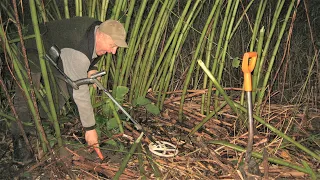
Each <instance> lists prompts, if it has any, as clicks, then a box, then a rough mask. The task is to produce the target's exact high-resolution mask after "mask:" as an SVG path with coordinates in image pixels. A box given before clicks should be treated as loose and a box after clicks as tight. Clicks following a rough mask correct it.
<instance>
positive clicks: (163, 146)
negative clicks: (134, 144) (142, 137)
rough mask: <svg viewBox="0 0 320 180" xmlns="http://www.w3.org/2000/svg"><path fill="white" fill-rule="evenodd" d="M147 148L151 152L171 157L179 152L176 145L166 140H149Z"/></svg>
mask: <svg viewBox="0 0 320 180" xmlns="http://www.w3.org/2000/svg"><path fill="white" fill-rule="evenodd" d="M149 150H150V151H151V152H152V153H153V154H155V155H157V156H161V157H173V156H176V155H177V154H178V152H179V151H178V148H177V146H175V145H174V144H171V143H169V142H166V141H156V144H155V143H153V142H151V143H150V144H149Z"/></svg>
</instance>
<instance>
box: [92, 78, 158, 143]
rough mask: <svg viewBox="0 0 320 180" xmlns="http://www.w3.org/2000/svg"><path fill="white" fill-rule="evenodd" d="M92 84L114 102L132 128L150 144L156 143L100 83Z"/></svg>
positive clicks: (95, 81) (95, 80) (96, 81)
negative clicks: (146, 138)
mask: <svg viewBox="0 0 320 180" xmlns="http://www.w3.org/2000/svg"><path fill="white" fill-rule="evenodd" d="M93 81H94V83H95V84H96V85H97V87H98V88H99V89H101V90H103V92H104V93H105V94H106V95H107V96H108V97H109V98H110V99H111V100H112V102H114V103H115V104H116V106H118V108H119V109H120V110H121V111H122V112H123V113H124V114H125V115H126V116H127V117H128V118H129V119H130V121H131V122H132V123H133V124H134V127H135V128H136V129H137V130H139V131H141V132H143V133H144V134H145V135H146V136H147V137H148V138H149V139H150V141H151V142H153V143H156V141H155V140H154V139H153V137H152V136H149V135H148V133H146V132H145V131H144V129H143V128H142V126H141V125H140V124H139V123H138V122H137V121H135V120H134V119H133V118H132V117H131V116H130V114H129V113H128V112H127V111H126V110H125V109H124V108H123V107H122V106H121V105H120V104H119V103H118V102H117V100H115V99H114V98H113V97H112V95H111V94H110V93H109V92H108V90H107V89H106V88H104V87H103V85H102V84H101V83H100V81H98V80H97V79H93Z"/></svg>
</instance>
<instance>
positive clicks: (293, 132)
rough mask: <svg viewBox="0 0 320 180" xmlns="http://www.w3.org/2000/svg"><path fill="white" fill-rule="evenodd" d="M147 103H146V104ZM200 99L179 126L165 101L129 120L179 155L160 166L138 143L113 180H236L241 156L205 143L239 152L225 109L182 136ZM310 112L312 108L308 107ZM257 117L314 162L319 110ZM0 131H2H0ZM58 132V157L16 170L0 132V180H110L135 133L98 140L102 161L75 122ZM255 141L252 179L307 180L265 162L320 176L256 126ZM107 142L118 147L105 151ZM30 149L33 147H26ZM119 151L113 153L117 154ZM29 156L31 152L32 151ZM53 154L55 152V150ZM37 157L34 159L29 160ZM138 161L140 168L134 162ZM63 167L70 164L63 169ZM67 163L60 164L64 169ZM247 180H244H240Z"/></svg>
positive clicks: (242, 133)
mask: <svg viewBox="0 0 320 180" xmlns="http://www.w3.org/2000/svg"><path fill="white" fill-rule="evenodd" d="M149 98H150V99H152V96H149ZM200 101H201V98H198V97H197V96H194V97H193V98H192V99H189V101H188V102H186V104H185V107H184V112H185V121H183V122H179V121H177V119H178V112H177V109H178V107H179V102H180V101H179V96H176V97H175V98H171V99H168V100H167V101H166V103H165V107H166V109H165V110H163V111H162V114H161V115H160V116H150V115H148V114H146V113H145V111H143V110H141V111H137V112H134V113H133V114H134V117H135V118H136V119H137V120H138V121H139V122H140V123H141V124H142V125H143V126H144V127H145V129H146V130H147V131H148V133H149V134H151V135H152V136H153V137H154V138H155V139H157V140H163V141H168V142H171V143H173V144H175V145H177V146H178V149H179V153H178V155H177V156H175V157H172V158H162V157H158V156H155V155H152V154H150V152H149V153H148V152H147V149H146V148H148V142H149V141H148V140H147V139H143V140H142V142H141V145H142V146H140V147H142V148H141V149H140V150H139V148H138V150H137V151H136V152H135V154H134V155H133V156H132V157H131V159H130V161H129V163H128V164H127V167H126V169H125V171H124V172H123V174H122V175H121V176H120V179H143V178H146V179H155V178H156V177H157V176H160V177H161V178H160V179H242V178H244V177H243V174H244V172H245V171H246V170H245V169H244V168H243V161H242V160H243V158H244V155H245V153H244V152H241V151H240V150H237V151H236V150H235V149H233V148H231V147H228V146H223V145H219V144H216V143H211V142H212V141H214V140H216V141H226V142H229V143H232V144H235V145H238V146H240V147H242V148H243V149H245V148H246V144H247V130H246V128H242V129H239V128H238V127H241V126H240V125H239V124H241V122H240V121H239V119H236V117H235V116H234V114H231V113H230V112H231V109H230V108H229V107H228V106H226V107H225V108H224V109H223V110H221V111H220V113H219V114H218V115H217V116H216V117H213V118H211V119H210V120H209V121H208V122H207V123H206V124H205V125H204V126H203V127H202V128H201V129H200V130H198V131H197V132H196V133H195V134H194V135H192V136H188V134H189V133H190V132H191V130H192V129H193V128H194V127H195V126H196V125H197V124H198V123H199V122H201V121H202V120H203V118H204V117H205V116H204V115H201V114H199V113H198V112H199V110H200V106H199V104H200ZM310 107H311V106H310ZM264 109H267V110H265V111H263V113H262V116H261V117H263V118H264V120H265V121H266V122H269V123H270V124H271V125H273V126H274V127H276V128H277V129H279V130H281V131H282V132H284V133H285V134H287V135H288V136H290V137H292V138H293V139H294V140H296V141H298V142H300V143H301V144H302V145H304V146H306V147H307V148H309V149H310V150H311V151H314V152H316V153H318V154H319V145H320V140H319V139H320V138H319V131H318V130H319V129H320V116H319V114H320V113H319V112H320V109H319V108H314V107H312V108H309V111H308V114H306V112H305V111H304V108H303V107H298V106H296V105H278V104H268V105H266V107H265V108H264ZM2 127H4V126H3V125H2ZM64 127H65V128H64V129H63V130H62V132H63V139H64V140H66V142H67V145H66V150H67V151H68V152H69V153H68V154H67V155H66V156H64V157H53V156H52V155H49V156H45V157H44V158H42V159H41V161H38V162H34V163H32V164H30V165H29V166H27V167H25V168H24V169H23V168H22V167H19V166H17V165H15V164H14V163H12V160H11V154H12V142H11V140H10V136H9V132H8V131H1V134H2V135H3V136H2V137H4V138H3V139H1V143H0V146H1V152H0V156H1V162H0V167H1V168H0V179H9V178H10V179H11V178H16V179H18V177H20V179H48V178H49V179H77V178H78V179H110V178H112V177H113V176H114V175H115V173H116V172H117V171H118V169H119V167H120V165H121V163H122V160H123V159H124V157H125V156H126V155H127V153H128V152H129V150H130V147H131V145H132V144H133V142H134V140H135V139H136V138H137V137H138V136H139V134H140V133H139V132H137V131H136V130H134V129H133V126H132V125H131V124H129V123H128V124H126V125H125V127H126V128H125V133H124V134H125V135H122V134H114V135H113V136H112V137H111V138H107V137H106V136H103V135H102V137H101V149H102V152H103V154H104V155H105V159H104V160H103V161H101V160H100V159H98V157H97V156H96V154H95V153H93V152H92V151H90V150H88V149H87V148H86V147H85V146H84V142H85V141H84V139H83V135H82V131H81V126H80V123H79V120H78V119H77V118H75V119H74V120H73V121H70V122H68V123H66V124H65V126H64ZM256 128H257V133H256V134H255V137H254V147H253V150H254V151H255V152H259V153H262V154H264V155H263V157H262V158H254V162H255V163H256V166H255V167H259V168H257V171H256V175H255V177H256V178H257V179H263V178H264V179H309V178H310V176H309V175H307V174H306V173H303V172H299V171H298V170H296V169H293V168H289V167H285V166H282V165H278V164H275V163H270V162H267V159H266V157H277V158H280V159H282V160H284V161H286V162H290V163H293V164H296V165H298V166H302V165H301V160H304V161H306V162H307V163H308V165H309V166H310V167H311V168H312V169H313V170H318V171H319V168H320V162H319V161H317V160H315V159H313V158H311V157H310V156H309V155H307V154H306V153H304V152H302V151H301V150H300V149H298V148H297V147H295V146H293V145H292V144H291V143H289V142H287V141H285V140H284V139H282V138H281V137H279V136H277V135H276V134H275V133H273V132H272V131H270V130H269V129H267V128H266V127H264V126H262V125H258V126H256ZM110 139H114V140H115V142H116V143H117V144H118V145H119V144H121V146H111V145H110V144H107V143H105V142H106V141H108V140H110ZM32 142H33V144H34V146H35V147H36V144H37V141H32ZM119 147H120V148H119ZM34 149H35V150H36V149H37V148H34ZM55 151H57V150H56V149H55ZM36 153H37V155H39V153H40V154H41V152H39V151H38V152H36ZM139 158H140V160H141V161H139ZM67 159H69V160H70V161H68V160H67ZM64 161H65V162H66V163H63V162H64ZM244 179H246V178H244Z"/></svg>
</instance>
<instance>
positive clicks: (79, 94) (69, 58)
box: [61, 48, 95, 128]
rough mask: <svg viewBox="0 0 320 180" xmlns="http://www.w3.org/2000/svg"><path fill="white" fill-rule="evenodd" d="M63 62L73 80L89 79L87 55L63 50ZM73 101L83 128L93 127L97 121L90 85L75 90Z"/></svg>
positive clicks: (72, 50) (66, 72) (66, 49)
mask: <svg viewBox="0 0 320 180" xmlns="http://www.w3.org/2000/svg"><path fill="white" fill-rule="evenodd" d="M61 60H62V62H63V70H64V72H65V74H66V75H67V76H69V77H70V78H71V80H73V81H75V80H78V79H81V78H87V71H88V69H89V66H90V61H89V59H88V58H87V56H86V55H85V54H83V53H81V52H80V51H77V50H74V49H71V48H64V49H61ZM73 99H74V101H75V103H76V105H77V107H78V111H79V115H80V120H81V123H82V126H83V127H85V128H87V127H93V126H94V125H95V119H94V113H93V108H92V104H91V99H90V92H89V87H88V85H82V86H80V87H79V89H78V90H73Z"/></svg>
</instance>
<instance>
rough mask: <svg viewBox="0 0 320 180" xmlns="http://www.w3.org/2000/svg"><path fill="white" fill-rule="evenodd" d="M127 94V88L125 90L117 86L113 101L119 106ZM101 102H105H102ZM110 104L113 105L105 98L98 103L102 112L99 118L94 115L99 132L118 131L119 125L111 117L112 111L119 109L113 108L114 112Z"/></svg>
mask: <svg viewBox="0 0 320 180" xmlns="http://www.w3.org/2000/svg"><path fill="white" fill-rule="evenodd" d="M128 92H129V88H127V87H125V86H118V87H117V88H116V92H115V94H116V96H115V99H116V100H117V102H118V103H119V104H122V103H123V102H124V100H125V96H126V94H127V93H128ZM103 101H105V102H103ZM111 103H113V102H112V100H111V99H107V98H103V100H102V102H101V103H98V104H100V105H102V112H103V113H102V114H101V115H99V116H98V115H96V123H97V126H99V128H100V130H106V131H111V130H115V131H118V129H119V124H118V123H117V120H116V118H115V117H113V111H118V109H119V108H118V107H117V106H114V107H115V110H113V109H112V107H111ZM121 117H122V116H120V118H121ZM121 119H122V118H121ZM123 119H125V118H123Z"/></svg>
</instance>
